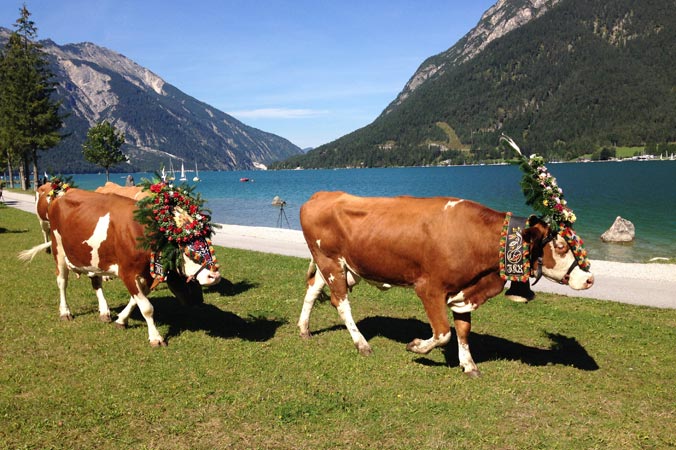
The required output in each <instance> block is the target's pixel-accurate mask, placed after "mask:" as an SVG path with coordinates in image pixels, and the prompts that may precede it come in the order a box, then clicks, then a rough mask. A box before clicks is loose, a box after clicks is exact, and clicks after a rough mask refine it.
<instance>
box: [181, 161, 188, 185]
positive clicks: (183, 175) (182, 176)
mask: <svg viewBox="0 0 676 450" xmlns="http://www.w3.org/2000/svg"><path fill="white" fill-rule="evenodd" d="M179 180H180V181H185V180H187V178H186V177H185V167H183V161H181V178H179Z"/></svg>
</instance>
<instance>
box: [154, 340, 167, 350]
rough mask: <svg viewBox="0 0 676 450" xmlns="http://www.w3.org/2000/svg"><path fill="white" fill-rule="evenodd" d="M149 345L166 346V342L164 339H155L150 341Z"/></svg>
mask: <svg viewBox="0 0 676 450" xmlns="http://www.w3.org/2000/svg"><path fill="white" fill-rule="evenodd" d="M150 346H151V347H153V348H154V347H166V346H167V343H166V342H164V341H160V340H156V341H150Z"/></svg>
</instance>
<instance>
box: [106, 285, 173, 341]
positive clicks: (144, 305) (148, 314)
mask: <svg viewBox="0 0 676 450" xmlns="http://www.w3.org/2000/svg"><path fill="white" fill-rule="evenodd" d="M136 306H138V308H139V310H140V311H141V314H142V315H143V318H144V319H145V321H146V325H147V326H148V340H149V341H150V345H151V346H152V347H166V345H167V344H166V342H164V339H163V338H162V336H161V335H160V332H159V331H158V330H157V327H156V326H155V320H154V319H153V311H154V308H153V305H152V303H150V300H148V297H146V296H145V295H143V294H142V293H141V292H139V293H138V294H136V295H132V296H131V298H130V299H129V303H127V306H125V307H124V309H123V310H122V311H121V312H120V314H119V315H118V316H117V320H116V321H115V324H116V325H117V326H119V327H121V328H124V327H126V326H127V321H128V320H129V316H130V315H131V313H132V311H133V310H134V307H136Z"/></svg>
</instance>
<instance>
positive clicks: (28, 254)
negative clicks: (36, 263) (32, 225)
mask: <svg viewBox="0 0 676 450" xmlns="http://www.w3.org/2000/svg"><path fill="white" fill-rule="evenodd" d="M51 246H52V241H47V242H45V243H44V244H40V245H36V246H35V247H33V248H31V249H29V250H24V251H22V252H20V253H19V255H18V258H19V259H20V260H21V261H27V262H31V261H33V258H35V255H37V254H38V253H40V252H41V251H43V250H46V249H48V248H49V247H51Z"/></svg>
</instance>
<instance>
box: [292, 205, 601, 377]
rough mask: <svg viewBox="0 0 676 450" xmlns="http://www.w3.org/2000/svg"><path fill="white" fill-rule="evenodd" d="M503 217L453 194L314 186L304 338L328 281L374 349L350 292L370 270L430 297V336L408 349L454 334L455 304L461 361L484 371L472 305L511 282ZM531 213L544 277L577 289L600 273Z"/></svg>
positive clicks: (304, 221)
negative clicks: (472, 345)
mask: <svg viewBox="0 0 676 450" xmlns="http://www.w3.org/2000/svg"><path fill="white" fill-rule="evenodd" d="M505 215H506V213H503V212H498V211H494V210H492V209H490V208H487V207H485V206H483V205H480V204H478V203H475V202H472V201H469V200H462V199H459V198H452V197H436V198H415V197H395V198H365V197H356V196H353V195H349V194H346V193H343V192H318V193H316V194H314V195H313V196H312V198H310V200H308V201H307V202H306V203H305V204H304V205H303V206H302V207H301V210H300V222H301V226H302V229H303V234H304V236H305V240H306V241H307V244H308V247H309V249H310V253H311V254H312V261H311V263H310V269H309V271H308V289H307V293H306V295H305V300H304V303H303V309H302V312H301V315H300V318H299V320H298V326H299V328H300V333H301V336H303V337H309V336H310V331H309V320H310V312H311V311H312V307H313V305H314V302H315V299H316V298H317V297H318V295H319V293H320V292H321V290H322V288H323V287H324V286H325V285H328V287H329V289H330V291H331V304H332V305H333V306H334V307H336V309H337V310H338V313H339V314H340V317H341V318H342V319H343V321H344V322H345V326H346V327H347V329H348V331H349V332H350V335H351V336H352V340H353V341H354V344H355V346H356V347H357V350H359V353H361V354H363V355H368V354H370V353H371V347H370V346H369V344H368V342H366V340H365V339H364V336H363V335H362V334H361V332H360V331H359V329H358V328H357V325H356V324H355V322H354V319H353V318H352V313H351V310H350V303H349V301H348V291H349V290H350V289H351V288H352V286H354V285H355V284H356V283H357V282H358V281H359V280H360V279H362V278H363V279H364V280H367V281H368V282H369V283H371V284H375V285H377V286H378V287H380V288H385V289H386V288H390V287H392V286H403V287H412V288H413V289H414V290H415V292H416V294H417V295H418V297H420V299H421V300H422V302H423V306H424V308H425V312H426V313H427V317H428V319H429V322H430V325H431V327H432V337H431V338H429V339H414V340H413V341H412V342H410V343H409V344H408V345H407V347H406V348H407V350H409V351H412V352H415V353H422V354H426V353H428V352H430V351H431V350H432V349H433V348H434V347H437V346H443V345H445V344H447V343H448V342H449V340H450V338H451V330H450V324H449V320H448V314H447V311H446V308H447V305H448V306H450V308H451V310H452V312H453V319H454V325H455V330H456V334H457V339H458V353H459V355H458V357H459V361H460V365H461V366H462V369H463V371H464V372H465V373H466V374H468V375H470V376H476V375H478V374H479V372H478V369H477V366H476V364H475V363H474V361H473V359H472V355H471V354H470V350H469V344H468V336H469V332H470V328H471V312H472V311H474V310H475V309H476V308H477V307H479V306H480V305H481V304H483V303H484V302H485V301H486V300H488V299H489V298H491V297H494V296H496V295H498V294H499V293H500V292H502V290H503V288H504V285H505V281H504V280H503V278H501V276H500V269H499V264H500V263H499V259H500V258H499V245H500V237H501V232H502V228H503V222H504V220H505ZM531 221H532V223H531V224H530V227H529V228H527V229H526V231H525V232H524V239H525V240H527V241H528V242H530V248H531V258H532V259H533V262H534V264H537V258H538V257H541V258H542V273H543V274H544V276H545V277H547V278H549V279H551V280H554V281H561V280H567V283H568V285H569V286H570V287H571V288H573V289H587V288H589V287H591V285H592V284H593V282H594V277H593V275H592V274H591V273H589V272H585V271H583V270H582V269H581V268H580V267H579V266H578V265H577V264H576V257H575V256H574V255H573V253H572V252H571V250H570V249H569V248H568V245H567V243H566V242H565V241H564V239H562V238H561V237H560V236H553V235H551V233H550V228H549V226H548V225H547V224H545V223H544V222H542V221H540V220H538V219H536V218H534V217H533V218H531ZM549 239H551V240H549ZM315 267H316V269H319V276H317V273H316V269H315ZM567 273H568V275H566V274H567Z"/></svg>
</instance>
